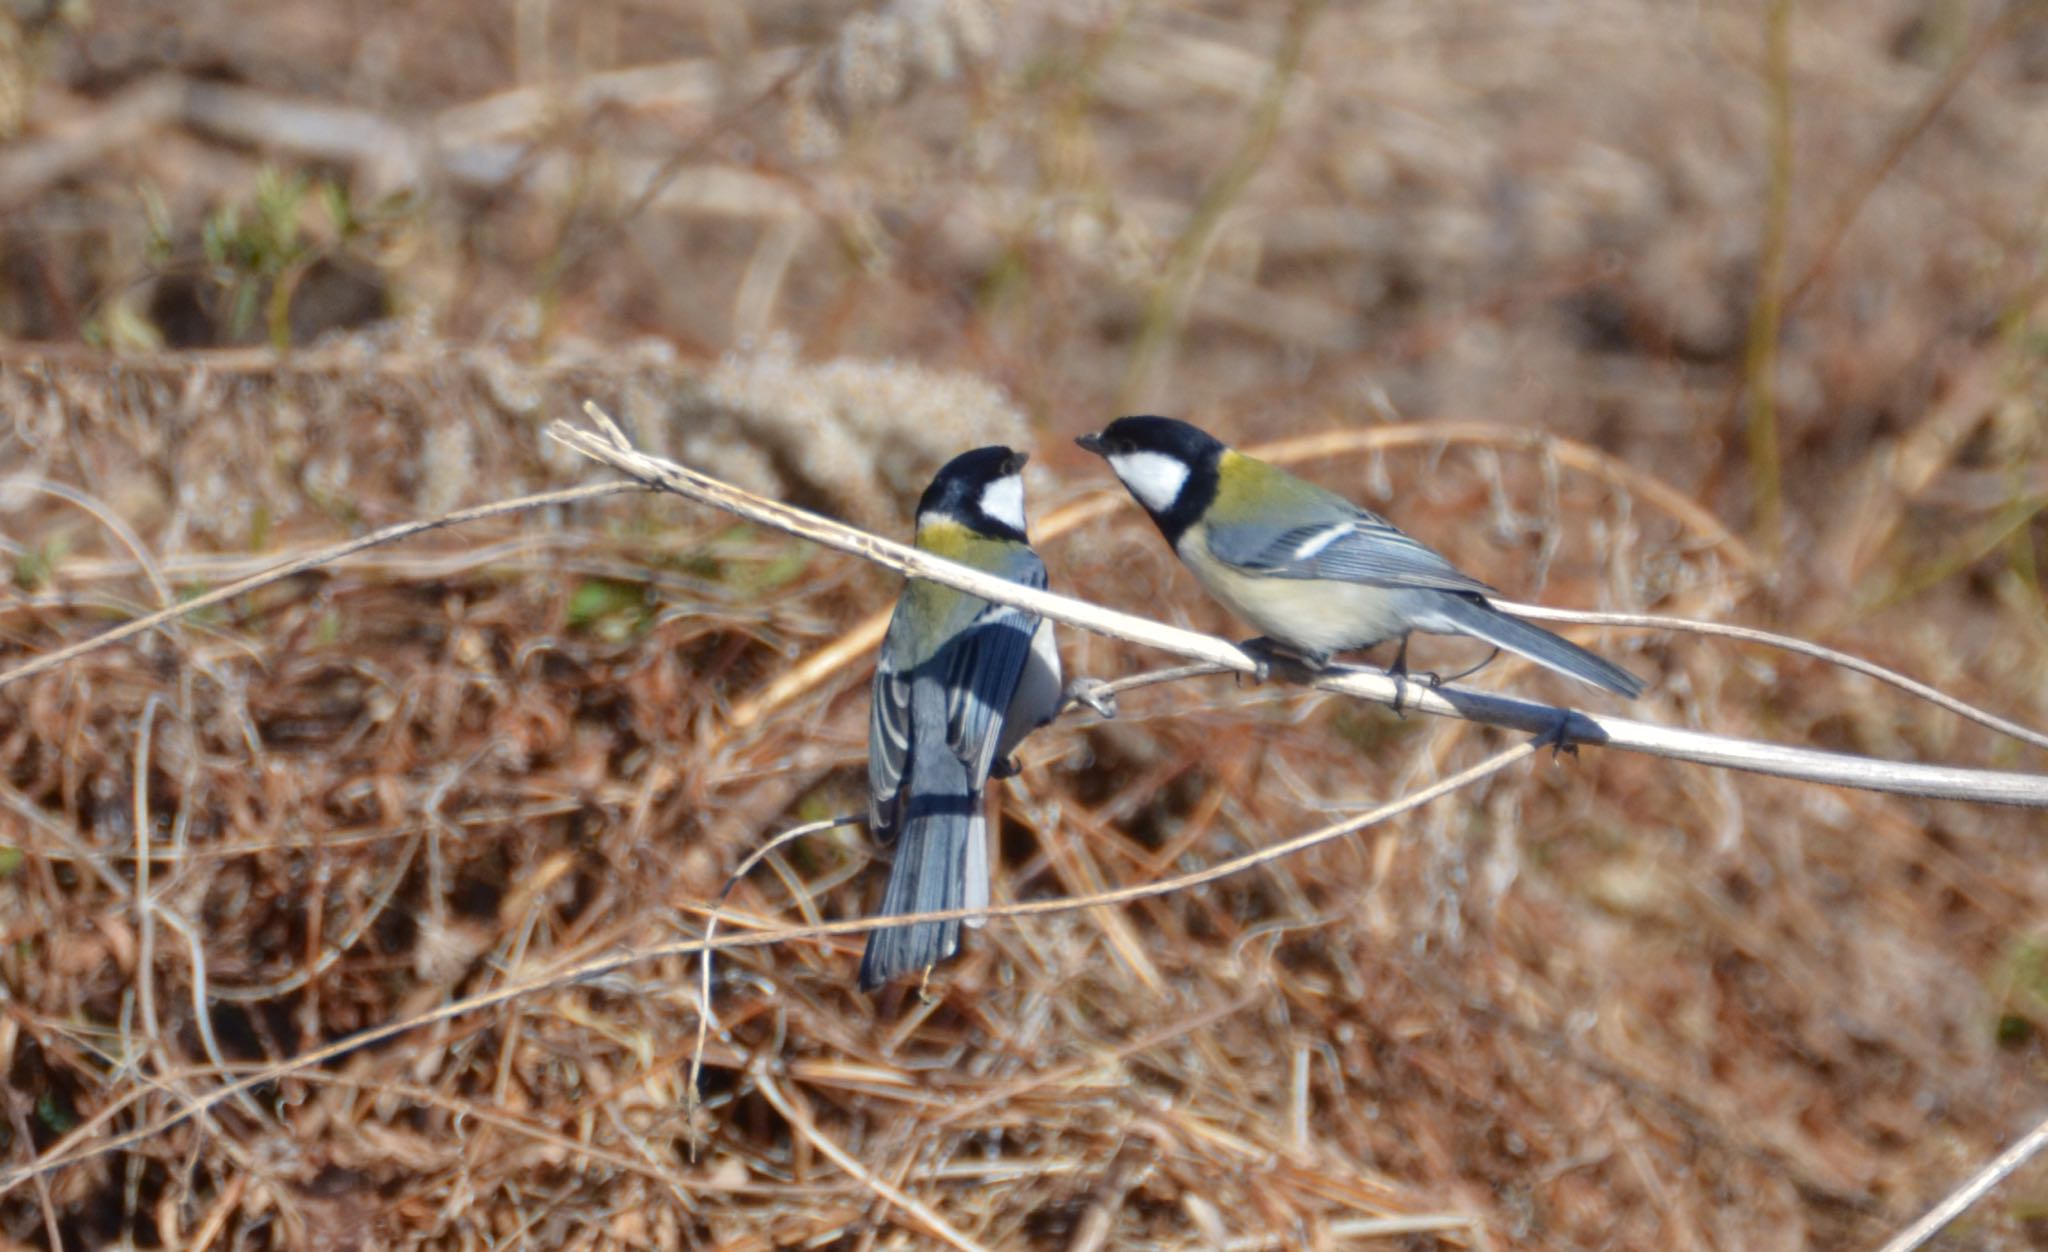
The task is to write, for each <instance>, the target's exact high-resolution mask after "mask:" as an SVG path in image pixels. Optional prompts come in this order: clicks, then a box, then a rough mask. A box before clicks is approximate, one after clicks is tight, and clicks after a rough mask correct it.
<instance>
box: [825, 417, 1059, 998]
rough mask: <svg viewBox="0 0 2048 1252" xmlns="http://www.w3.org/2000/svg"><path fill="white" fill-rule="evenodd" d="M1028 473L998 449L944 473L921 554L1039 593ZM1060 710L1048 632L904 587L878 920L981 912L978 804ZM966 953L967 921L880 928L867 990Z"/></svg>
mask: <svg viewBox="0 0 2048 1252" xmlns="http://www.w3.org/2000/svg"><path fill="white" fill-rule="evenodd" d="M1026 460H1027V454H1026V453H1023V452H1017V451H1013V450H1011V449H1009V448H1005V447H1000V446H996V447H986V448H976V449H975V450H973V451H972V452H963V453H961V454H960V455H959V456H957V457H954V458H953V459H952V460H951V461H949V462H947V463H946V464H945V465H944V466H942V467H941V468H940V470H939V472H938V474H937V475H936V476H935V477H934V478H933V479H932V482H931V486H929V487H928V488H926V489H925V492H924V495H923V496H922V497H921V498H920V499H919V500H918V504H917V515H916V535H915V539H914V542H915V544H916V546H917V547H918V548H919V549H921V550H923V551H925V552H929V553H931V554H933V555H934V556H942V557H945V558H947V559H949V560H953V561H958V562H960V563H961V564H963V565H968V566H972V567H973V568H975V569H978V570H983V571H985V572H987V573H991V574H996V575H999V576H1001V577H1003V578H1007V579H1010V580H1011V581H1013V582H1017V583H1021V584H1022V585H1024V586H1026V587H1034V588H1043V587H1044V586H1045V585H1046V572H1045V562H1043V561H1042V560H1040V559H1039V557H1038V554H1037V553H1036V552H1033V551H1032V550H1031V543H1030V540H1029V538H1028V537H1027V536H1026V535H1025V518H1024V479H1023V469H1024V464H1025V462H1026ZM1061 699H1062V688H1061V683H1060V658H1059V651H1058V648H1057V646H1056V641H1055V640H1054V638H1053V630H1052V622H1051V621H1050V620H1047V619H1042V618H1040V617H1038V616H1037V615H1036V614H1033V613H1026V612H1023V611H1022V610H1019V609H1014V608H1010V607H1008V606H1006V605H1001V604H994V603H991V602H989V601H987V600H984V599H981V598H980V597H979V596H973V595H969V594H968V593H966V592H964V591H956V590H954V589H953V588H951V587H946V586H942V585H941V584H939V583H935V582H929V581H926V580H924V579H917V578H913V579H911V580H910V582H909V583H908V584H907V585H906V586H905V587H904V589H903V593H902V595H901V596H900V597H899V598H898V599H897V601H896V608H895V612H894V613H893V614H892V615H891V616H890V618H889V629H888V632H887V634H885V635H884V636H883V639H882V647H881V652H880V654H879V656H878V658H877V660H876V664H875V681H874V692H873V705H872V709H871V712H870V715H869V719H868V818H869V821H868V825H869V829H870V830H871V832H872V833H873V834H874V835H875V837H876V838H877V839H878V840H882V841H889V840H893V841H894V842H895V844H896V857H895V863H894V864H893V865H892V866H891V867H890V870H889V882H888V886H887V887H886V888H885V889H884V890H883V893H882V905H881V911H880V914H879V916H891V915H900V914H904V913H927V912H935V911H938V910H942V909H958V908H985V907H987V905H988V902H989V861H988V826H987V817H986V815H985V813H984V812H983V807H984V806H983V798H982V796H983V790H984V788H985V787H986V786H987V783H988V780H989V779H990V778H991V777H997V778H1007V777H1009V776H1010V775H1012V774H1014V773H1016V771H1017V766H1016V763H1015V761H1014V760H1013V759H1012V757H1011V753H1012V752H1014V751H1015V750H1016V748H1017V745H1018V744H1019V743H1020V742H1021V741H1022V740H1023V739H1024V737H1025V736H1026V735H1028V734H1030V733H1031V732H1032V731H1033V730H1036V729H1037V728H1038V727H1040V726H1042V725H1044V724H1045V723H1046V722H1048V721H1050V720H1051V719H1052V717H1053V715H1054V713H1056V712H1057V711H1058V709H1059V707H1060V703H1061ZM967 920H968V924H969V925H980V924H981V923H980V920H978V919H972V918H970V919H967ZM959 948H960V919H954V920H952V921H935V922H913V923H910V924H908V925H901V926H890V927H883V928H878V929H876V930H874V931H871V932H870V933H869V935H868V943H867V951H866V952H865V953H864V954H863V955H862V957H861V963H860V987H861V990H862V991H873V990H874V989H875V988H877V987H880V986H882V985H883V984H885V983H887V982H888V981H890V980H891V979H893V978H896V977H898V976H899V975H902V974H907V973H915V972H919V971H923V970H929V969H930V968H931V967H932V966H934V965H936V964H938V963H939V962H940V961H943V960H945V959H947V958H948V957H951V956H952V955H953V954H954V953H956V952H957V951H959Z"/></svg>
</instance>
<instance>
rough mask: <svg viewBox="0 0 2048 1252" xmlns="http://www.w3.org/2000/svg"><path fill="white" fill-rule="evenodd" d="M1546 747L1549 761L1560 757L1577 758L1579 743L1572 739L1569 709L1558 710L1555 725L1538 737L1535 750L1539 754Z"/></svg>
mask: <svg viewBox="0 0 2048 1252" xmlns="http://www.w3.org/2000/svg"><path fill="white" fill-rule="evenodd" d="M1546 747H1547V748H1549V749H1550V759H1551V760H1553V761H1555V760H1556V759H1557V758H1558V757H1560V756H1568V757H1571V758H1572V759H1573V760H1577V759H1578V758H1579V743H1578V740H1576V739H1573V738H1572V715H1571V711H1570V710H1569V709H1559V710H1558V711H1557V722H1556V724H1554V725H1552V726H1551V728H1550V729H1549V730H1546V731H1544V732H1543V734H1542V735H1540V736H1538V738H1537V740H1536V748H1537V750H1538V751H1539V752H1540V751H1542V750H1543V749H1544V748H1546Z"/></svg>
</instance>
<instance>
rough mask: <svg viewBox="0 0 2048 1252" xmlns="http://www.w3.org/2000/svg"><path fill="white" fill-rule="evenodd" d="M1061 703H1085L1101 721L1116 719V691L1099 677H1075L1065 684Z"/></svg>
mask: <svg viewBox="0 0 2048 1252" xmlns="http://www.w3.org/2000/svg"><path fill="white" fill-rule="evenodd" d="M1060 703H1061V704H1085V705H1087V706H1088V707H1089V708H1090V709H1093V710H1094V712H1095V715H1096V716H1097V717H1099V718H1101V719H1102V720H1103V721H1106V722H1107V721H1114V720H1115V719H1116V692H1114V691H1111V690H1110V689H1109V684H1108V683H1106V682H1104V681H1102V680H1101V679H1100V678H1076V679H1075V680H1074V681H1072V682H1070V683H1068V684H1067V690H1066V693H1065V694H1064V695H1062V696H1061V697H1060Z"/></svg>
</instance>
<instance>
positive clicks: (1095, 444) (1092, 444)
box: [1074, 435, 1109, 456]
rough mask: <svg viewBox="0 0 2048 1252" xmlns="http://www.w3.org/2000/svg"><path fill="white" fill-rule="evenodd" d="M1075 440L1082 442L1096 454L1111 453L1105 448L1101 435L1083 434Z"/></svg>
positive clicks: (1081, 443)
mask: <svg viewBox="0 0 2048 1252" xmlns="http://www.w3.org/2000/svg"><path fill="white" fill-rule="evenodd" d="M1074 442H1075V443H1078V444H1080V445H1081V446H1082V447H1084V448H1086V449H1087V450H1088V451H1090V452H1093V453H1094V454H1095V455H1096V456H1108V455H1109V453H1108V452H1107V451H1106V450H1104V448H1103V446H1102V436H1101V435H1083V436H1081V437H1080V438H1079V439H1076V440H1075V441H1074Z"/></svg>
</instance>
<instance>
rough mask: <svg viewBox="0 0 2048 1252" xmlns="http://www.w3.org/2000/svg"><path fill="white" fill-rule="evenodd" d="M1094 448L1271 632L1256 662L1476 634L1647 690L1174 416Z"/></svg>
mask: <svg viewBox="0 0 2048 1252" xmlns="http://www.w3.org/2000/svg"><path fill="white" fill-rule="evenodd" d="M1076 442H1078V443H1079V444H1080V445H1081V446H1082V447H1083V448H1086V449H1087V450H1088V451H1090V452H1093V453H1095V454H1096V455H1098V456H1100V457H1102V458H1104V459H1105V460H1107V461H1108V462H1109V467H1110V468H1111V469H1112V470H1114V471H1115V472H1116V476H1117V477H1118V478H1120V479H1122V480H1123V484H1124V486H1125V487H1126V488H1127V489H1128V490H1129V491H1130V493H1131V495H1132V496H1133V497H1135V498H1136V500H1137V501H1138V503H1139V504H1141V505H1143V506H1144V508H1145V511H1146V512H1147V513H1150V514H1151V515H1152V520H1153V521H1155V522H1157V523H1158V524H1159V530H1160V533H1162V534H1164V535H1165V536H1166V541H1167V543H1169V544H1171V545H1172V546H1173V550H1174V552H1175V554H1176V555H1178V556H1179V557H1180V559H1181V561H1182V563H1183V564H1185V565H1186V566H1187V567H1188V569H1189V570H1191V571H1193V573H1194V575H1195V577H1196V578H1197V579H1199V580H1200V581H1201V583H1202V586H1203V587H1204V588H1205V589H1207V590H1208V592H1209V594H1210V595H1212V596H1214V597H1216V599H1218V600H1219V601H1221V602H1222V603H1223V605H1224V606H1225V607H1226V608H1228V609H1230V611H1231V612H1233V613H1235V614H1237V615H1238V616H1239V617H1241V618H1243V619H1244V620H1245V621H1247V622H1250V623H1251V624H1252V625H1254V626H1256V627H1258V628H1259V629H1260V630H1262V631H1264V632H1265V635H1266V637H1265V639H1264V640H1255V641H1253V643H1254V644H1255V645H1257V650H1263V651H1273V650H1274V645H1277V646H1278V649H1279V650H1283V651H1285V652H1287V653H1290V654H1292V655H1293V656H1294V657H1296V658H1298V659H1300V660H1301V661H1303V662H1304V663H1306V664H1307V665H1308V666H1309V667H1310V668H1312V669H1320V668H1321V667H1322V666H1323V665H1324V664H1326V663H1327V662H1328V661H1329V658H1330V656H1331V654H1332V653H1336V652H1347V651H1350V650H1352V649H1355V648H1369V647H1371V646H1372V645H1374V644H1376V643H1381V642H1384V641H1386V640H1389V639H1399V640H1400V641H1401V648H1402V652H1401V654H1400V656H1398V657H1397V658H1396V661H1395V668H1394V672H1395V673H1397V674H1398V673H1400V672H1402V663H1403V660H1405V657H1406V652H1407V639H1408V632H1410V631H1415V630H1419V631H1424V632H1426V633H1429V634H1438V635H1470V636H1472V637H1474V638H1476V639H1481V640H1484V641H1485V642H1487V643H1490V644H1493V645H1494V646H1496V647H1500V648H1506V649H1507V650H1508V651H1510V652H1517V653H1520V654H1521V655H1523V656H1525V657H1528V658H1529V659H1530V660H1532V661H1535V662H1536V663H1538V664H1539V665H1544V666H1547V667H1548V668H1550V669H1554V670H1556V671H1557V672H1558V673H1560V674H1567V675H1569V676H1571V677H1573V678H1576V679H1578V680H1580V681H1581V682H1587V683H1591V684H1593V685H1594V686H1596V687H1602V688H1605V689H1606V690H1608V691H1612V692H1614V693H1615V694H1617V695H1622V696H1628V697H1630V698H1633V697H1635V696H1637V695H1639V694H1641V693H1642V690H1643V682H1642V680H1641V679H1639V678H1637V677H1636V676H1635V675H1634V674H1631V673H1629V672H1628V671H1627V670H1625V669H1622V668H1621V667H1620V666H1618V665H1615V664H1614V663H1612V662H1610V661H1607V660H1604V659H1602V658H1600V657H1597V656H1595V655H1593V654H1592V653H1591V652H1588V651H1586V650H1585V649H1584V648H1581V647H1579V646H1578V645H1577V644H1575V643H1572V642H1570V641H1569V640H1566V639H1563V638H1560V637H1559V636H1557V635H1554V634H1552V633H1550V632H1549V631H1547V630H1544V629H1543V628H1542V627H1540V626H1532V625H1530V624H1529V623H1527V622H1525V621H1522V620H1521V619H1520V618H1516V617H1510V616H1508V615H1507V614H1506V613H1503V612H1501V611H1500V610H1499V609H1497V608H1495V607H1493V605H1492V603H1491V602H1490V601H1489V600H1488V597H1489V596H1491V595H1493V594H1494V593H1493V590H1492V588H1490V587H1488V586H1487V585H1486V584H1484V583H1482V582H1480V581H1479V580H1477V579H1475V578H1473V577H1471V576H1470V575H1467V574H1463V573H1460V572H1459V571H1458V570H1457V569H1455V568H1453V567H1452V565H1451V563H1450V562H1449V561H1446V560H1445V559H1444V558H1443V557H1442V556H1440V555H1438V554H1437V553H1436V552H1434V551H1431V550H1430V549H1429V548H1426V547H1424V546H1422V545H1421V544H1419V543H1417V542H1416V541H1415V540H1413V539H1410V538H1409V537H1408V536H1407V535H1404V534H1402V533H1401V532H1400V531H1399V530H1397V529H1395V527H1394V525H1393V523H1391V522H1389V521H1387V519H1385V518H1383V517H1381V516H1380V515H1379V514H1377V513H1372V512H1369V511H1367V510H1365V509H1362V508H1360V507H1359V506H1357V505H1355V504H1353V503H1351V501H1349V500H1346V499H1345V498H1344V497H1342V496H1339V495H1336V494H1334V493H1332V492H1329V491H1325V490H1323V489H1322V488H1321V487H1318V486H1316V485H1315V484H1313V483H1310V482H1306V481H1304V480H1303V479H1300V478H1296V477H1295V476H1294V475H1292V474H1290V473H1288V472H1287V471H1285V470H1283V469H1280V468H1278V467H1277V466H1273V465H1268V464H1267V463H1266V462H1264V461H1260V460H1257V459H1255V458H1253V457H1248V456H1246V455H1244V454H1243V453H1242V452H1237V451H1234V450H1232V449H1231V448H1229V447H1227V446H1225V445H1224V444H1223V443H1222V442H1220V441H1218V440H1217V439H1215V438H1214V437H1212V436H1210V435H1209V434H1208V433H1206V432H1204V431H1203V430H1201V429H1199V428H1197V427H1194V426H1190V425H1189V424H1188V423H1186V422H1182V421H1177V420H1175V419H1173V418H1170V417H1120V418H1118V419H1117V420H1116V421H1114V422H1111V423H1110V424H1109V426H1108V427H1107V428H1105V429H1104V430H1103V431H1102V433H1101V434H1099V435H1083V436H1081V438H1080V439H1078V440H1077V441H1076Z"/></svg>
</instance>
